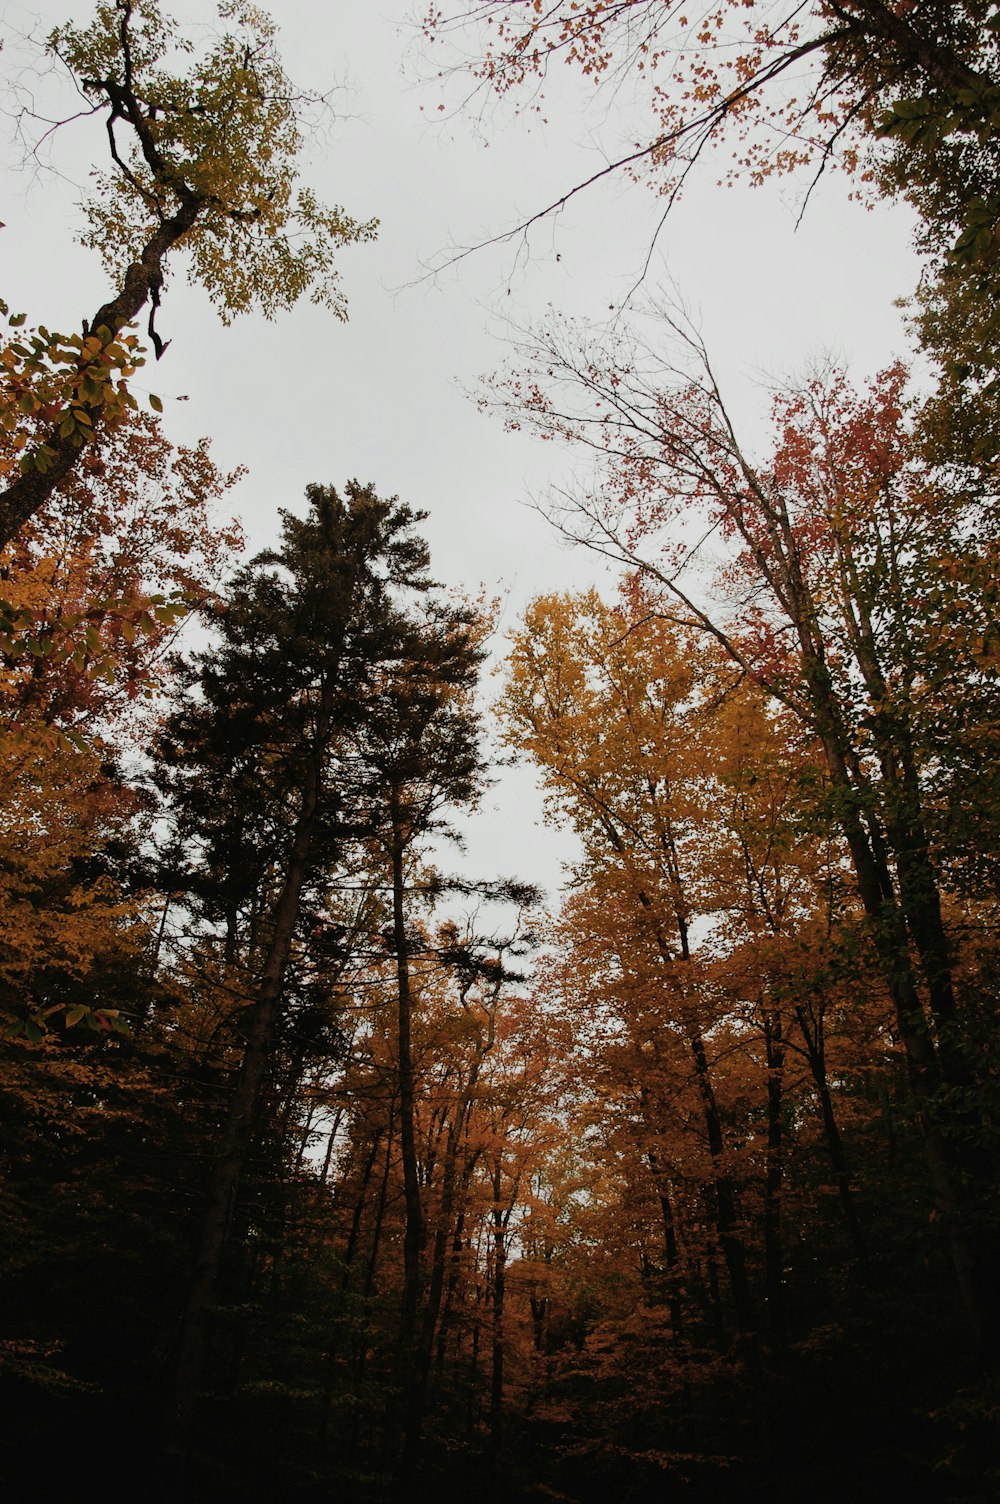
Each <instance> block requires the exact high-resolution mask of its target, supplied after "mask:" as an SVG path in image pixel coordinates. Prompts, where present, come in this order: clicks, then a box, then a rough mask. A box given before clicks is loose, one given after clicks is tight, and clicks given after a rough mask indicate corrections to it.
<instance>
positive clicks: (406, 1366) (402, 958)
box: [390, 787, 424, 1481]
mask: <svg viewBox="0 0 1000 1504" xmlns="http://www.w3.org/2000/svg"><path fill="white" fill-rule="evenodd" d="M390 818H391V825H392V830H391V837H390V844H391V859H392V930H393V945H394V948H395V952H396V993H397V1004H398V1007H397V1027H398V1052H399V1063H398V1070H399V1124H400V1147H401V1151H402V1158H403V1199H404V1203H405V1206H406V1229H405V1232H404V1235H403V1300H402V1306H401V1309H400V1316H399V1342H398V1353H399V1376H400V1381H401V1387H402V1404H403V1412H402V1446H401V1449H400V1478H401V1479H402V1480H404V1481H405V1478H406V1476H407V1474H408V1473H409V1472H410V1470H411V1469H412V1466H413V1463H414V1461H415V1459H416V1454H417V1449H418V1446H419V1443H420V1430H421V1426H422V1422H423V1413H422V1411H423V1404H422V1399H423V1396H422V1394H421V1392H420V1389H419V1383H418V1379H419V1373H418V1364H417V1362H416V1353H415V1351H414V1345H415V1341H416V1335H417V1312H418V1309H419V1304H420V1287H421V1268H420V1265H421V1257H422V1254H423V1246H424V1224H423V1212H422V1208H421V1203H420V1181H419V1167H418V1164H417V1143H416V1105H415V1094H414V1076H413V1045H412V1013H413V999H412V992H411V987H410V967H409V951H408V946H407V939H406V904H405V886H404V872H403V858H404V854H405V846H406V842H405V833H404V829H403V812H402V809H401V806H400V799H399V789H398V787H394V788H393V789H392V791H391V793H390Z"/></svg>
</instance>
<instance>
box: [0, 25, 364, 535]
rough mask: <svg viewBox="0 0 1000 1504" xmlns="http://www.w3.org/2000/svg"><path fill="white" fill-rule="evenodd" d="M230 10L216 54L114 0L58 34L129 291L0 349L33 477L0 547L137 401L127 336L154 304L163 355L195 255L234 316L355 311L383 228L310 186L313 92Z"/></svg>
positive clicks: (3, 403)
mask: <svg viewBox="0 0 1000 1504" xmlns="http://www.w3.org/2000/svg"><path fill="white" fill-rule="evenodd" d="M220 14H221V16H222V19H223V21H224V22H225V23H227V29H225V30H223V32H222V33H221V35H219V36H218V37H217V38H216V39H215V40H214V41H213V42H212V43H211V44H210V45H209V46H208V47H206V48H205V49H204V51H203V52H201V53H199V52H198V51H197V50H196V49H195V48H194V46H193V45H192V43H191V42H190V40H189V39H188V38H187V37H186V36H185V35H184V33H183V31H182V28H181V27H180V26H179V24H178V23H177V22H176V21H175V20H174V19H173V18H172V17H170V16H169V15H168V14H167V13H166V12H165V11H164V10H163V9H162V8H161V6H160V4H159V3H158V0H102V3H100V4H98V6H97V8H96V11H95V14H94V17H93V20H92V21H91V22H90V23H89V24H87V25H67V26H63V27H60V28H57V29H56V30H55V31H54V32H52V34H51V36H50V38H49V41H48V50H49V52H50V54H51V55H52V56H53V57H54V58H56V59H57V60H58V61H59V62H60V63H61V64H63V66H64V67H65V68H66V69H67V70H68V72H69V75H70V77H71V78H72V80H73V82H74V84H75V86H76V88H77V90H78V92H79V93H80V95H81V97H82V99H83V101H84V109H85V112H86V113H89V114H93V115H97V116H100V117H101V118H103V120H104V122H105V126H106V131H107V137H108V151H109V157H110V166H109V168H108V170H107V172H106V173H103V174H101V175H100V176H99V178H98V183H97V187H96V190H95V193H94V196H93V197H92V198H91V200H90V201H89V202H88V204H87V205H86V212H87V220H88V229H87V231H86V233H85V236H84V241H85V243H86V244H88V245H92V246H94V247H95V248H96V249H97V250H98V251H99V252H100V253H101V255H102V257H103V258H104V262H105V265H106V267H107V269H108V272H109V274H110V275H111V277H112V278H113V281H114V287H113V291H112V293H111V295H110V297H109V298H108V300H107V302H105V303H104V304H102V306H101V307H100V308H98V309H97V310H96V311H95V313H94V314H93V316H92V317H91V318H90V319H89V320H88V321H86V322H85V324H84V327H83V331H82V333H81V334H73V335H69V336H63V335H59V334H51V333H50V332H49V331H48V330H46V329H44V328H43V327H41V326H39V328H38V329H37V330H36V331H29V332H28V333H27V334H26V333H24V332H23V331H19V332H18V333H17V334H16V335H15V336H14V337H13V338H11V339H9V340H8V341H7V343H6V344H5V346H4V349H3V352H2V355H0V374H2V378H3V383H4V389H3V392H2V400H0V422H2V425H3V428H4V430H5V431H6V433H7V435H8V438H9V440H10V441H11V442H13V444H14V445H15V446H16V447H17V448H18V449H19V450H20V451H21V458H20V466H19V468H20V473H19V474H18V475H17V476H16V477H15V478H14V479H12V480H10V481H9V482H8V484H7V485H6V487H5V488H4V490H3V492H2V493H0V544H2V543H7V542H9V541H10V539H11V538H12V537H13V536H14V534H15V533H16V532H17V530H18V529H19V528H20V527H22V526H23V525H24V523H25V522H26V521H27V520H28V518H29V517H31V516H33V515H34V514H35V513H36V512H37V511H38V509H39V508H40V507H41V506H43V505H44V504H45V503H46V502H47V501H48V499H49V498H50V497H51V496H52V494H53V493H54V491H55V490H56V488H57V487H58V486H59V484H60V483H61V481H62V480H63V479H64V477H65V476H67V475H68V474H69V473H70V472H71V470H73V469H74V468H75V467H76V466H77V465H78V463H79V460H80V458H81V455H82V454H83V453H84V451H85V450H86V449H87V447H88V446H89V445H90V444H91V443H92V442H93V439H94V436H95V434H96V433H97V432H98V431H99V430H100V429H101V428H102V427H103V426H104V425H105V424H106V423H108V422H111V423H113V422H114V421H116V419H117V418H118V417H119V416H120V414H121V412H122V411H123V410H125V409H127V408H128V407H129V406H131V405H133V402H134V399H132V398H131V396H130V394H129V393H128V391H127V386H126V383H127V380H128V376H129V375H130V374H131V370H132V368H133V367H134V365H135V363H136V360H137V358H138V357H137V342H136V338H135V336H134V335H133V334H131V333H130V332H129V328H130V326H131V325H132V323H133V321H134V320H135V319H136V317H137V315H138V314H139V313H140V312H141V311H142V310H143V309H144V308H145V307H146V306H147V305H148V307H149V310H150V311H149V320H148V334H149V338H150V341H151V343H152V345H153V348H154V351H155V352H156V355H157V357H159V356H160V355H161V354H162V353H163V351H164V349H165V348H166V345H165V343H164V341H163V340H162V339H161V337H160V335H159V334H158V333H157V331H156V328H155V315H156V311H157V309H158V307H159V304H160V295H161V292H162V289H163V286H164V282H165V277H166V273H167V269H168V266H170V265H172V263H173V260H174V258H175V256H176V255H177V254H179V253H180V252H186V253H187V255H188V258H189V274H190V276H191V278H192V280H194V281H196V282H198V283H199V284H200V285H202V286H204V287H205V288H206V290H207V291H208V293H209V296H210V297H211V299H212V301H213V302H214V303H215V304H216V306H217V307H218V309H219V312H220V314H221V316H222V318H223V319H224V320H229V319H230V318H232V317H234V316H235V315H236V314H238V313H243V312H246V311H247V310H248V309H249V308H251V307H253V306H260V307H261V308H262V309H263V311H264V312H265V313H267V314H268V315H271V314H273V313H274V312H275V311H276V310H278V309H280V308H287V307H290V306H291V305H292V304H293V303H295V302H296V301H297V299H298V298H299V297H300V296H301V295H302V294H303V293H304V292H306V291H308V290H310V289H311V291H312V296H313V299H314V301H316V302H318V303H320V304H322V305H324V306H326V307H328V308H331V309H332V310H333V312H334V313H335V314H337V315H338V316H339V317H344V315H345V305H344V302H343V299H342V297H341V295H340V293H339V291H338V289H337V285H336V284H337V273H336V271H335V269H334V266H333V257H334V252H335V251H336V250H337V249H338V248H339V247H340V246H342V245H345V244H350V243H352V242H355V241H364V240H369V239H371V238H372V237H373V235H374V234H375V229H376V226H375V223H374V221H367V222H365V223H362V222H359V221H356V220H353V219H351V218H350V217H349V216H348V215H346V214H345V213H344V212H343V211H342V210H340V209H336V208H335V209H326V208H323V207H322V206H321V205H320V204H319V203H318V202H317V201H316V199H315V197H314V196H313V195H312V194H311V193H310V191H309V190H308V189H306V188H301V187H299V186H298V184H297V169H296V157H297V155H298V152H299V149H300V146H301V140H302V138H301V126H300V120H301V114H302V110H303V107H304V105H305V103H306V99H305V97H304V96H303V95H301V94H299V93H298V92H297V91H296V89H295V87H294V85H293V84H292V83H291V82H290V81H289V79H288V78H287V77H286V75H285V72H284V70H283V68H282V65H281V62H280V60H279V58H278V55H277V52H276V50H275V27H274V25H273V23H272V22H271V21H270V19H269V18H268V17H267V16H266V15H265V14H264V13H263V12H262V11H260V10H258V9H257V8H256V7H254V6H253V5H250V4H248V3H246V0H237V3H234V4H228V5H226V6H224V7H223V8H222V9H221V11H220ZM178 60H186V61H187V66H186V68H184V69H183V70H180V71H178V70H177V68H176V64H177V62H178ZM3 311H4V312H6V311H7V310H6V308H4V310H3ZM11 322H12V324H14V325H15V326H20V325H21V324H22V323H23V316H20V315H18V316H16V317H15V318H13V319H12V320H11ZM25 420H27V421H25Z"/></svg>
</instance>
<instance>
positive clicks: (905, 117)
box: [424, 0, 998, 234]
mask: <svg viewBox="0 0 1000 1504" xmlns="http://www.w3.org/2000/svg"><path fill="white" fill-rule="evenodd" d="M989 16H990V10H989V6H988V5H985V4H983V3H982V0H958V3H955V0H945V3H940V4H934V5H930V6H922V7H921V8H920V10H919V11H916V10H914V9H912V8H911V9H906V10H900V9H899V7H897V6H893V5H890V4H885V3H883V0H840V3H831V4H827V3H816V4H812V5H809V6H806V7H805V8H804V9H803V8H802V7H800V6H799V7H795V6H783V7H779V9H778V10H777V11H774V12H771V11H769V12H767V13H765V14H762V13H761V11H760V9H759V8H758V7H756V6H753V5H750V6H746V5H744V6H739V5H737V4H735V3H729V0H723V3H721V4H710V5H705V6H697V7H694V8H693V9H691V10H686V11H684V12H681V11H679V10H678V8H677V7H676V6H672V5H667V4H663V3H661V0H624V3H611V0H591V3H586V4H575V3H574V4H561V3H556V4H554V5H548V6H543V5H534V4H532V5H527V4H524V3H522V0H479V3H475V4H473V5H471V6H467V7H463V8H461V9H459V8H457V7H451V6H447V5H440V4H434V5H430V6H428V7H427V8H426V11H425V15H424V31H425V35H426V36H427V37H428V38H429V39H430V40H431V41H433V42H442V41H443V40H445V39H446V38H447V37H449V36H450V35H451V34H452V33H456V32H458V33H462V32H465V31H467V30H468V31H472V33H473V35H474V37H475V42H474V48H475V51H474V52H473V56H472V60H471V61H465V62H463V67H464V68H465V69H467V70H469V71H471V72H472V74H473V75H474V77H475V78H476V79H477V80H478V81H479V82H480V84H481V85H482V86H483V87H485V88H486V89H489V90H492V91H493V92H495V93H497V94H499V95H506V94H509V93H517V92H519V91H526V92H528V97H529V104H530V108H532V109H533V110H536V111H537V112H538V113H539V114H543V113H544V112H545V109H546V106H545V104H544V103H543V101H544V92H543V90H544V83H545V79H546V77H547V75H548V72H549V69H550V68H551V67H552V66H553V65H555V64H557V63H560V62H562V63H565V64H567V65H568V66H570V67H571V68H575V69H577V70H579V71H580V72H581V73H582V74H583V75H585V76H586V77H587V79H588V80H589V82H590V83H591V84H592V86H593V87H595V88H600V87H602V86H607V87H612V88H616V89H617V88H620V87H621V86H622V84H623V83H625V82H628V83H629V84H630V85H631V86H632V87H633V89H634V90H635V92H636V93H637V94H638V95H639V97H640V98H641V99H642V100H643V103H644V104H645V106H646V108H647V109H648V111H649V115H650V117H651V123H652V129H651V130H649V131H645V132H640V134H641V135H642V136H643V137H644V139H640V140H639V141H638V142H636V143H635V144H634V147H633V148H632V149H631V150H629V151H628V152H627V153H626V154H624V155H621V156H617V157H616V159H614V160H612V161H611V162H610V163H609V164H608V165H607V166H605V167H604V168H602V169H600V170H599V171H598V172H596V173H595V174H593V176H592V177H590V178H589V179H588V180H587V181H586V182H583V183H580V184H578V185H576V186H575V187H571V188H570V189H568V190H567V192H566V193H565V194H564V195H563V196H562V197H561V198H560V199H559V200H558V201H557V203H555V204H553V205H551V206H549V207H548V208H545V209H542V210H541V211H539V213H538V214H536V215H534V216H533V218H532V220H531V221H529V223H532V222H533V221H534V219H538V218H541V217H542V215H544V214H548V213H551V212H552V211H553V210H554V209H555V208H557V207H559V206H561V205H562V204H565V203H566V201H567V199H569V198H571V197H572V196H573V195H574V194H576V193H578V192H580V191H582V190H583V189H585V188H587V187H589V186H590V185H591V184H592V183H594V182H596V181H597V180H598V179H600V178H603V177H606V176H607V175H608V174H610V173H614V172H621V171H628V172H631V173H633V174H637V173H639V172H642V171H646V172H648V173H649V174H650V176H651V177H652V179H653V181H654V183H655V184H656V186H657V188H658V190H659V191H660V192H661V193H663V194H665V195H666V196H667V199H668V203H670V202H672V201H673V199H674V198H675V197H676V195H677V193H678V191H679V189H680V188H681V187H682V185H683V183H684V180H685V178H686V177H687V174H688V172H689V171H690V170H691V168H692V167H693V166H694V164H695V163H697V162H698V160H699V158H701V157H702V155H703V154H705V153H706V149H707V148H708V147H709V146H710V145H711V144H714V143H715V142H716V140H717V139H723V140H724V139H726V138H731V137H733V136H735V142H734V144H733V145H732V156H733V167H732V169H731V172H730V174H729V176H730V177H731V178H732V177H735V176H736V175H738V174H740V173H746V174H748V175H749V176H750V178H751V180H752V181H760V180H761V179H762V178H763V177H766V176H767V175H769V174H771V173H774V172H788V171H792V170H794V169H795V168H798V167H803V166H810V167H811V168H812V169H813V172H814V174H815V175H818V174H819V173H821V172H822V171H823V169H824V167H825V166H826V165H827V164H828V163H831V162H839V163H841V164H842V165H843V166H845V167H846V168H847V170H848V171H850V172H852V173H858V174H860V176H861V178H862V181H871V180H872V179H873V178H879V179H881V181H882V183H883V185H886V184H888V185H889V186H890V191H891V190H893V189H895V188H897V187H900V186H901V187H902V188H903V190H904V191H906V192H908V193H912V194H913V196H914V197H915V199H916V200H917V202H918V205H919V206H920V207H922V208H923V209H924V211H925V212H926V214H927V217H928V222H929V223H931V222H933V221H934V220H936V221H937V224H938V227H939V230H941V231H943V233H945V234H947V233H948V232H949V229H950V228H951V226H949V225H947V224H946V220H947V218H948V216H949V215H950V216H951V218H952V219H954V218H955V217H956V216H957V218H958V220H959V222H962V221H963V216H964V224H965V225H967V226H969V227H970V229H971V231H972V233H974V234H977V233H979V231H980V229H982V230H983V231H984V232H985V233H988V226H989V224H990V223H995V222H996V221H995V219H994V220H992V221H990V220H989V217H988V214H987V213H984V210H983V204H982V200H981V198H978V197H977V196H976V195H977V194H978V192H979V188H978V186H977V187H973V186H972V184H971V183H969V182H968V181H967V182H966V185H965V187H964V188H962V187H959V186H958V184H959V176H960V174H959V173H957V172H956V171H955V163H954V162H953V160H951V157H952V156H953V155H955V154H958V155H961V154H962V153H963V152H965V153H966V154H968V153H972V154H975V152H976V149H977V146H978V147H982V146H983V144H984V143H985V142H987V141H988V140H989V137H990V134H991V133H992V131H994V130H995V125H994V118H993V111H994V110H995V108H996V105H995V99H996V91H997V86H998V71H997V66H998V58H997V50H996V40H995V28H994V27H993V26H992V24H991V22H990V19H989ZM882 138H890V139H891V140H892V141H893V142H894V143H895V145H894V149H893V151H892V152H891V153H890V154H889V155H888V157H887V155H886V153H885V151H882V150H880V149H879V146H878V144H877V143H878V141H879V140H880V139H882ZM942 140H947V143H948V151H946V160H945V161H944V162H942V161H940V160H939V159H936V157H935V152H936V149H937V148H938V147H939V145H940V143H941V141H942ZM955 143H959V144H957V145H955ZM980 161H982V153H981V154H980ZM982 165H983V166H984V167H985V162H983V163H982ZM944 184H948V185H950V188H951V190H952V191H951V194H950V198H949V195H948V194H947V192H945V191H943V185H944ZM932 185H933V186H932ZM935 188H937V189H938V196H939V199H940V200H942V201H944V200H947V202H946V203H945V202H940V203H935V201H934V199H933V194H934V191H935Z"/></svg>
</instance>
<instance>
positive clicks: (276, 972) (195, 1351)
mask: <svg viewBox="0 0 1000 1504" xmlns="http://www.w3.org/2000/svg"><path fill="white" fill-rule="evenodd" d="M318 795H319V769H318V766H317V764H316V761H315V759H312V760H310V763H309V766H308V770H307V773H306V779H305V787H304V788H303V791H302V802H301V806H300V811H299V817H298V820H297V822H296V825H295V834H294V837H293V840H292V846H291V850H290V852H289V856H288V862H287V867H286V871H285V880H284V882H283V884H282V888H281V893H280V895H279V897H278V902H277V906H276V908H275V912H274V925H273V931H272V935H271V943H270V946H269V948H268V953H267V959H266V962H265V965H264V970H263V974H262V977H261V981H260V986H259V988H258V991H257V997H256V999H255V1001H254V1003H253V1006H252V1008H251V1009H250V1012H249V1018H248V1021H247V1033H246V1044H245V1046H244V1051H243V1059H242V1062H241V1065H240V1070H239V1073H238V1075H237V1078H236V1083H235V1086H234V1088H233V1093H232V1097H231V1099H230V1104H229V1110H228V1113H227V1115H226V1120H225V1122H224V1124H223V1127H222V1134H221V1140H220V1144H219V1149H218V1154H217V1157H216V1161H215V1165H214V1168H213V1171H212V1176H211V1180H210V1184H209V1190H208V1204H207V1206H206V1209H205V1215H204V1219H203V1222H202V1231H201V1239H200V1242H199V1246H198V1253H197V1258H196V1262H195V1272H194V1279H193V1282H192V1285H191V1290H190V1293H189V1295H188V1300H187V1305H186V1307H185V1311H184V1316H183V1318H182V1321H181V1328H180V1333H179V1336H178V1343H177V1350H176V1356H175V1360H174V1370H173V1397H172V1403H171V1409H170V1416H169V1421H168V1427H169V1429H168V1442H169V1445H170V1446H171V1447H172V1448H173V1449H175V1450H179V1451H183V1450H184V1449H185V1447H186V1444H187V1441H188V1437H189V1433H190V1426H191V1419H192V1414H193V1406H194V1401H195V1396H196V1394H197V1391H198V1388H199V1385H200V1383H201V1379H202V1374H203V1370H204V1363H205V1354H206V1344H207V1337H208V1326H209V1321H210V1317H211V1312H212V1306H213V1304H214V1301H215V1295H216V1290H217V1287H218V1283H219V1276H220V1274H221V1271H222V1263H223V1259H224V1257H225V1252H226V1246H227V1242H228V1238H229V1230H230V1225H231V1221H232V1215H233V1207H234V1203H235V1200H236V1192H237V1188H238V1185H239V1181H240V1176H241V1175H242V1172H243V1168H244V1165H245V1163H246V1158H247V1152H248V1150H249V1146H250V1141H251V1138H252V1135H253V1131H254V1128H255V1126H256V1122H257V1110H258V1104H259V1102H260V1098H261V1092H262V1089H263V1086H264V1081H265V1077H266V1074H267V1068H268V1062H269V1059H270V1055H271V1049H272V1045H273V1043H274V1037H275V1032H276V1029H277V1024H278V1019H279V1016H280V1006H281V996H282V988H283V984H284V975H285V968H286V967H287V965H288V959H289V956H290V954H291V948H292V938H293V936H294V933H295V925H296V921H297V919H298V914H299V900H300V897H301V894H302V888H303V885H304V883H305V880H306V877H307V875H308V871H309V853H310V846H311V843H312V836H313V830H314V827H315V823H316V809H317V803H318Z"/></svg>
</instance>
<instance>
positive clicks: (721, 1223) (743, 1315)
mask: <svg viewBox="0 0 1000 1504" xmlns="http://www.w3.org/2000/svg"><path fill="white" fill-rule="evenodd" d="M688 1042H689V1044H690V1046H691V1054H692V1056H693V1057H694V1063H695V1079H696V1081H697V1084H698V1092H699V1095H700V1096H701V1102H702V1111H703V1113H704V1116H705V1131H706V1134H707V1136H708V1152H709V1154H710V1155H711V1157H712V1167H713V1170H714V1172H715V1225H716V1228H717V1230H718V1234H719V1247H720V1248H721V1249H722V1256H723V1258H724V1259H725V1261H726V1272H727V1274H728V1275H729V1287H730V1289H731V1291H732V1296H733V1307H734V1309H735V1312H736V1326H737V1339H736V1342H737V1348H738V1350H739V1353H740V1357H741V1358H742V1360H743V1362H744V1363H745V1365H746V1368H747V1371H748V1372H749V1373H751V1374H754V1373H756V1372H757V1369H758V1367H759V1364H758V1358H757V1343H756V1339H755V1337H754V1321H753V1307H752V1304H751V1301H750V1286H749V1283H748V1281H747V1271H746V1259H745V1257H744V1253H743V1240H742V1238H741V1237H740V1233H739V1215H738V1211H737V1195H736V1186H735V1184H734V1182H733V1178H732V1176H731V1175H730V1174H729V1173H728V1171H726V1170H724V1169H723V1168H722V1165H723V1159H724V1149H725V1143H724V1140H723V1135H722V1119H721V1117H720V1114H719V1105H718V1102H717V1101H716V1097H715V1088H714V1087H713V1085H712V1076H711V1072H710V1070H709V1066H708V1058H707V1056H706V1054H705V1044H704V1041H703V1039H702V1037H701V1035H700V1034H699V1033H698V1032H697V1031H696V1030H691V1032H690V1033H689V1036H688Z"/></svg>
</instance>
